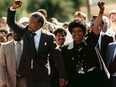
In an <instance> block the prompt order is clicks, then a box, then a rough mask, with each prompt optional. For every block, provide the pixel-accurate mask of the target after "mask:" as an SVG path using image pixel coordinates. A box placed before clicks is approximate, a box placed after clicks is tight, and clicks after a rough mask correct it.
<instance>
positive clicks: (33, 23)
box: [28, 16, 42, 32]
mask: <svg viewBox="0 0 116 87" xmlns="http://www.w3.org/2000/svg"><path fill="white" fill-rule="evenodd" d="M41 25H42V23H41V22H38V21H37V19H36V18H35V17H34V16H31V17H30V19H29V23H28V26H29V31H31V32H36V31H37V30H38V29H40V28H41Z"/></svg>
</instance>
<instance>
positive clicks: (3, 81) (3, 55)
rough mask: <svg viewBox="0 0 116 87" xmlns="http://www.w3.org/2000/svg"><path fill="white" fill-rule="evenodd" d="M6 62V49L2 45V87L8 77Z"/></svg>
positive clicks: (0, 63) (0, 78) (0, 84)
mask: <svg viewBox="0 0 116 87" xmlns="http://www.w3.org/2000/svg"><path fill="white" fill-rule="evenodd" d="M6 74H7V73H6V61H5V53H4V48H3V46H2V45H1V47H0V86H2V85H3V84H6V83H7V81H6V79H7V76H6Z"/></svg>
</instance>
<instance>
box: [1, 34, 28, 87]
mask: <svg viewBox="0 0 116 87" xmlns="http://www.w3.org/2000/svg"><path fill="white" fill-rule="evenodd" d="M8 35H9V34H8ZM11 35H12V34H11ZM18 42H20V43H21V46H20V48H21V50H20V52H22V50H23V41H22V39H21V37H19V36H18V35H17V34H13V40H11V41H9V42H6V43H2V44H1V47H0V87H26V82H25V78H17V77H16V72H17V69H18V68H17V67H18V64H19V62H20V58H21V57H20V56H21V54H20V53H19V52H18V54H19V55H18V56H19V57H18V56H17V55H16V54H17V50H16V49H17V46H18V44H17V43H18ZM18 60H19V61H18Z"/></svg>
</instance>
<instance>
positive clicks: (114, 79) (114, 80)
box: [107, 42, 116, 87]
mask: <svg viewBox="0 0 116 87" xmlns="http://www.w3.org/2000/svg"><path fill="white" fill-rule="evenodd" d="M107 52H108V53H107V67H108V69H109V72H110V75H111V78H110V82H111V83H110V87H116V42H112V43H110V44H109V45H108V49H107Z"/></svg>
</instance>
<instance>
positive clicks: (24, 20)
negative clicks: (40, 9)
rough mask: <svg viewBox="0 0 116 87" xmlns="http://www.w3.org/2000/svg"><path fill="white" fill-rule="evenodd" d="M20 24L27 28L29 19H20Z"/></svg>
mask: <svg viewBox="0 0 116 87" xmlns="http://www.w3.org/2000/svg"><path fill="white" fill-rule="evenodd" d="M18 23H19V24H21V25H22V26H26V25H27V24H28V23H29V18H28V17H21V18H20V19H19V22H18Z"/></svg>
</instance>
